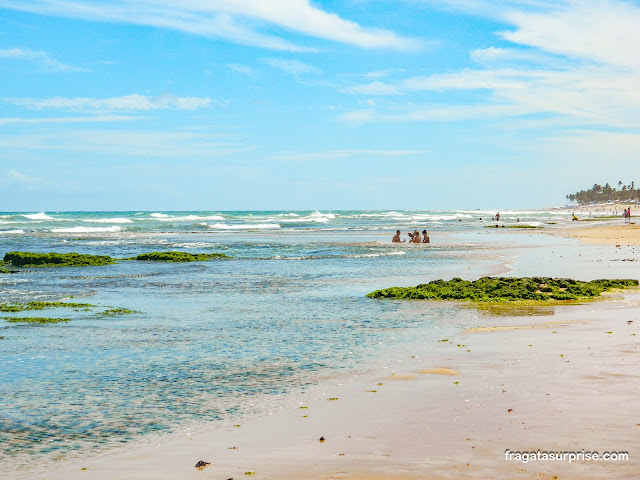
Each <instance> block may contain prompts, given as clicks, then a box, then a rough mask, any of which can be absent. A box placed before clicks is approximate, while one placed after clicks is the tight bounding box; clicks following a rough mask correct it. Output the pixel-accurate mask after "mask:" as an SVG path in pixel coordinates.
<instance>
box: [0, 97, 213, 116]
mask: <svg viewBox="0 0 640 480" xmlns="http://www.w3.org/2000/svg"><path fill="white" fill-rule="evenodd" d="M3 101H5V102H7V103H11V104H13V105H19V106H22V107H27V108H32V109H61V110H69V111H76V112H105V111H149V110H196V109H198V108H206V107H208V106H210V105H211V103H212V100H211V99H210V98H200V97H177V96H175V95H172V94H164V95H159V96H156V97H151V96H145V95H138V94H133V95H125V96H123V97H111V98H90V97H77V98H64V97H53V98H40V99H39V98H4V99H3Z"/></svg>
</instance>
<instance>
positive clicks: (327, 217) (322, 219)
mask: <svg viewBox="0 0 640 480" xmlns="http://www.w3.org/2000/svg"><path fill="white" fill-rule="evenodd" d="M287 215H288V214H287ZM294 215H295V214H294ZM276 216H279V215H276ZM272 218H273V217H272ZM334 218H336V216H335V215H334V214H333V213H321V212H313V213H310V214H309V215H305V216H302V217H301V216H298V215H296V218H286V219H285V218H278V221H279V222H282V223H305V222H315V223H328V222H330V221H331V220H333V219H334Z"/></svg>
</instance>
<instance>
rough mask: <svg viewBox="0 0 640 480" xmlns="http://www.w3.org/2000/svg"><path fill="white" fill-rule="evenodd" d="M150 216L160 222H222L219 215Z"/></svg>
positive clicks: (153, 214)
mask: <svg viewBox="0 0 640 480" xmlns="http://www.w3.org/2000/svg"><path fill="white" fill-rule="evenodd" d="M151 216H152V217H153V219H154V220H158V221H161V222H195V221H198V220H224V219H225V218H224V217H223V216H221V215H203V216H199V215H185V216H183V217H173V216H171V215H166V214H164V213H152V214H151Z"/></svg>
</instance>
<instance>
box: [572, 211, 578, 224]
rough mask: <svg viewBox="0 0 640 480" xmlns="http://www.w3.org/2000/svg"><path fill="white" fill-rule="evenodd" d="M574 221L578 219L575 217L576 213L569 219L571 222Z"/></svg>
mask: <svg viewBox="0 0 640 480" xmlns="http://www.w3.org/2000/svg"><path fill="white" fill-rule="evenodd" d="M576 220H578V217H576V212H573V217H572V218H571V221H573V222H575V221H576Z"/></svg>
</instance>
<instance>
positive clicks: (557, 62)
mask: <svg viewBox="0 0 640 480" xmlns="http://www.w3.org/2000/svg"><path fill="white" fill-rule="evenodd" d="M440 3H442V4H446V5H447V6H449V7H452V8H459V9H466V10H467V11H468V12H471V11H472V12H475V13H481V14H484V13H485V12H484V10H483V8H484V7H486V6H488V5H489V2H487V1H480V0H479V1H456V0H450V1H442V2H440ZM502 3H503V4H504V6H505V8H504V9H503V10H500V12H501V13H500V14H499V15H500V18H501V20H502V21H504V22H506V23H507V24H508V25H509V26H510V27H511V29H510V30H505V31H503V32H500V33H499V34H498V35H499V37H501V38H502V39H504V40H507V41H509V42H511V43H512V45H513V46H512V47H510V48H504V47H496V46H491V47H488V48H483V49H475V50H473V51H471V52H470V56H471V58H472V59H473V60H474V61H476V62H478V63H481V64H483V65H484V68H469V69H465V70H459V71H455V72H449V73H439V74H433V75H428V76H415V77H410V78H405V79H402V80H395V81H391V80H385V81H380V80H377V81H374V82H369V83H363V84H360V85H352V86H349V87H347V88H343V90H342V91H343V92H345V93H350V94H355V95H361V96H373V95H378V96H379V95H399V94H404V95H405V96H406V97H407V98H408V99H410V101H408V102H407V103H406V104H405V105H404V106H402V105H398V104H394V105H391V106H388V107H386V108H385V107H381V108H376V109H373V108H366V109H362V110H353V111H351V112H346V113H344V114H342V115H341V117H340V118H341V119H342V120H343V121H345V122H347V123H350V124H362V123H369V122H401V121H408V122H411V121H452V120H456V119H458V120H462V119H483V118H484V119H494V120H501V119H503V120H504V119H508V118H511V119H513V118H517V117H521V116H525V115H527V116H533V115H537V116H541V115H542V116H546V117H547V118H545V119H544V120H543V121H542V122H541V123H540V125H543V124H544V125H546V126H549V125H550V124H552V123H553V122H554V121H555V122H557V124H558V125H562V126H564V127H566V126H573V127H591V128H599V127H608V128H623V129H624V128H640V117H639V116H638V114H637V112H638V111H639V110H640V91H639V90H638V88H637V86H638V85H639V84H640V56H638V55H637V52H636V45H639V44H640V29H638V28H637V26H638V25H640V7H639V6H637V5H635V4H631V3H628V2H624V1H621V0H607V1H605V0H589V1H587V0H564V1H562V0H561V1H557V2H550V1H543V0H540V1H536V0H531V1H527V0H520V1H519V0H512V1H505V2H502ZM491 5H493V4H491ZM494 14H495V9H494ZM487 15H488V13H487ZM465 91H466V92H469V93H473V96H469V97H468V98H473V99H474V103H466V104H464V105H461V104H460V100H459V98H460V97H459V95H458V94H457V92H465ZM454 93H455V94H454ZM425 98H429V101H426V100H425ZM434 99H437V101H438V102H439V104H434V103H435V102H434ZM478 99H480V100H478ZM522 124H523V125H524V123H522ZM529 125H531V124H530V123H529Z"/></svg>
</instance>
